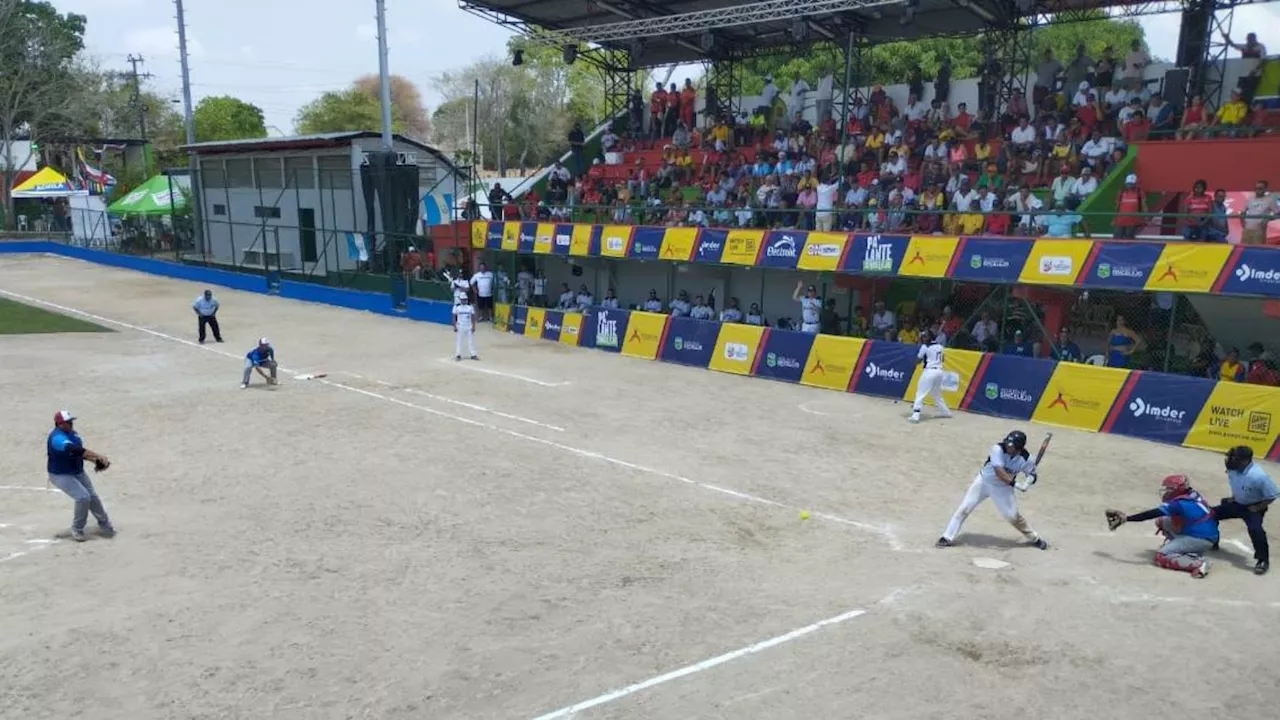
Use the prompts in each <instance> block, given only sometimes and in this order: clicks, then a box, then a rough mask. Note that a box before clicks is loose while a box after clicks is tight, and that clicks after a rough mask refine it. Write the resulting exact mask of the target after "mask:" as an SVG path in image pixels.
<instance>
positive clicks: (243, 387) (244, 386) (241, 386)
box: [240, 383, 249, 390]
mask: <svg viewBox="0 0 1280 720" xmlns="http://www.w3.org/2000/svg"><path fill="white" fill-rule="evenodd" d="M247 387H249V383H240V389H241V390H244V389H245V388H247Z"/></svg>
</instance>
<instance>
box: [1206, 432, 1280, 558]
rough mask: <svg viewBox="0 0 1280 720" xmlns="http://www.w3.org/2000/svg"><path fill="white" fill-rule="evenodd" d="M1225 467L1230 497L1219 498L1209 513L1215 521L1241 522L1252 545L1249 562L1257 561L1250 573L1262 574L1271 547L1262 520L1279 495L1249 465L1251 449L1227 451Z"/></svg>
mask: <svg viewBox="0 0 1280 720" xmlns="http://www.w3.org/2000/svg"><path fill="white" fill-rule="evenodd" d="M1225 464H1226V466H1227V484H1229V485H1230V486H1231V497H1229V498H1222V504H1221V505H1218V506H1217V507H1215V508H1214V509H1213V514H1214V515H1216V516H1217V517H1218V519H1219V520H1243V521H1244V526H1245V528H1246V529H1248V531H1249V542H1251V543H1253V559H1254V560H1256V561H1257V564H1256V565H1254V566H1253V573H1254V574H1255V575H1265V574H1266V572H1267V570H1270V569H1271V547H1270V546H1269V545H1268V544H1267V531H1266V530H1264V529H1263V528H1262V519H1263V518H1264V517H1266V515H1267V506H1268V505H1270V504H1271V503H1272V502H1273V501H1274V500H1275V499H1276V496H1277V495H1280V492H1277V491H1276V484H1275V483H1274V482H1272V481H1271V478H1270V476H1268V475H1267V472H1266V471H1265V470H1263V469H1262V468H1261V467H1258V465H1257V464H1256V463H1254V462H1253V448H1250V447H1249V446H1247V445H1239V446H1237V447H1233V448H1231V449H1230V450H1228V451H1227V458H1226V462H1225Z"/></svg>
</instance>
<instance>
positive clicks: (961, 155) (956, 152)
mask: <svg viewBox="0 0 1280 720" xmlns="http://www.w3.org/2000/svg"><path fill="white" fill-rule="evenodd" d="M968 159H969V150H968V149H967V148H965V146H964V140H962V139H960V138H956V139H955V140H952V141H951V147H949V148H947V161H948V162H949V163H951V164H952V165H960V166H962V167H963V166H964V163H965V161H966V160H968Z"/></svg>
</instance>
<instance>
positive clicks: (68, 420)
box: [45, 410, 116, 542]
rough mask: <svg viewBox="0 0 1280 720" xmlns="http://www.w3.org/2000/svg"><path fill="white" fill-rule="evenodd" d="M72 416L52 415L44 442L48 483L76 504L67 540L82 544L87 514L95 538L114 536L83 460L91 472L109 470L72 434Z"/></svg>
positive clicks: (67, 413) (101, 458)
mask: <svg viewBox="0 0 1280 720" xmlns="http://www.w3.org/2000/svg"><path fill="white" fill-rule="evenodd" d="M75 419H76V417H75V415H73V414H71V411H70V410H59V411H58V412H56V413H54V416H53V430H52V431H51V432H50V433H49V438H48V440H46V442H45V451H46V454H47V455H48V458H49V459H48V468H47V469H48V472H49V482H50V483H52V484H53V486H54V487H56V488H58V489H59V490H61V491H62V492H64V493H66V494H67V496H68V497H70V498H71V499H72V500H74V501H75V503H76V509H75V513H74V515H73V516H72V519H71V539H72V540H75V541H76V542H84V541H85V535H84V526H85V523H86V522H87V521H88V519H89V513H93V518H94V519H95V520H97V521H98V535H100V536H102V537H107V538H109V537H114V536H115V534H116V530H115V527H113V526H112V525H111V520H110V519H109V518H108V517H107V510H106V508H104V507H103V506H102V500H101V499H100V498H99V497H98V493H97V491H95V490H94V489H93V482H92V481H91V480H89V476H88V475H87V474H86V473H85V471H84V461H85V460H88V461H89V462H91V463H93V466H94V469H95V470H97V471H99V472H101V471H103V470H106V469H107V468H108V467H111V462H110V461H109V460H107V458H106V456H105V455H100V454H98V453H96V452H94V451H92V450H90V449H88V448H86V447H85V446H84V442H83V441H82V440H81V439H80V434H79V433H77V432H76V431H75V427H74V423H75Z"/></svg>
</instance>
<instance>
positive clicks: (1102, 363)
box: [1084, 355, 1107, 367]
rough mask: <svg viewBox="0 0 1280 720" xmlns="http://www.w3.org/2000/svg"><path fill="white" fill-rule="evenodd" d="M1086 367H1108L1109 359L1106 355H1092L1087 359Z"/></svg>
mask: <svg viewBox="0 0 1280 720" xmlns="http://www.w3.org/2000/svg"><path fill="white" fill-rule="evenodd" d="M1084 362H1085V364H1086V365H1097V366H1098V367H1106V366H1107V357H1106V356H1105V355H1090V356H1089V357H1087V358H1085V361H1084Z"/></svg>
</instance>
